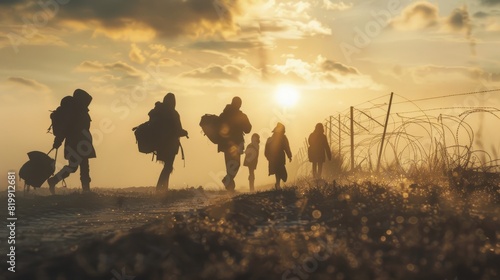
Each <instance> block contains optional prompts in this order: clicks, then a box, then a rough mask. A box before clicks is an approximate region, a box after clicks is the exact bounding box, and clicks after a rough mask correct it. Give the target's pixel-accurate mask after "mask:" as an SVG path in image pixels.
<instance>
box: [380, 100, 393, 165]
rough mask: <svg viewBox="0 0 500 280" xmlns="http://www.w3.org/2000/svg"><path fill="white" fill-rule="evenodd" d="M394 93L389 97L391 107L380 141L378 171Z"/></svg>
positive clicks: (388, 110) (388, 109)
mask: <svg viewBox="0 0 500 280" xmlns="http://www.w3.org/2000/svg"><path fill="white" fill-rule="evenodd" d="M393 95H394V92H391V98H390V99H389V107H388V108H387V116H386V117H385V125H384V133H383V134H382V141H381V142H380V152H379V154H378V160H377V172H378V170H379V168H380V159H381V158H382V152H383V151H384V140H385V133H386V132H387V123H388V122H389V115H390V114H391V106H392V96H393Z"/></svg>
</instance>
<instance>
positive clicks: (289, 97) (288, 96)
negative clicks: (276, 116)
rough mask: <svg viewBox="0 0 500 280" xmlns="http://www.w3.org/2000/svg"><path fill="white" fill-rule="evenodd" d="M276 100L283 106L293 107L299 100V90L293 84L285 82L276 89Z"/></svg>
mask: <svg viewBox="0 0 500 280" xmlns="http://www.w3.org/2000/svg"><path fill="white" fill-rule="evenodd" d="M275 98H276V102H278V104H280V105H281V106H283V107H286V108H289V107H293V106H295V105H296V104H297V102H298V101H299V91H298V90H297V88H296V87H294V86H293V85H288V84H283V85H279V86H278V88H277V89H276V95H275Z"/></svg>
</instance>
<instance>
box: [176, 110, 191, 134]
mask: <svg viewBox="0 0 500 280" xmlns="http://www.w3.org/2000/svg"><path fill="white" fill-rule="evenodd" d="M175 113H176V119H177V124H176V127H177V134H178V135H179V137H184V136H185V137H186V138H189V136H188V132H187V130H185V129H184V128H182V124H181V117H180V115H179V113H178V112H177V111H176V112H175Z"/></svg>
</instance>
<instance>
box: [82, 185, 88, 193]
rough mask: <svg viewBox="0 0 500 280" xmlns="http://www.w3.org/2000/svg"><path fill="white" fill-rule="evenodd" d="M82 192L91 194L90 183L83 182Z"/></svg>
mask: <svg viewBox="0 0 500 280" xmlns="http://www.w3.org/2000/svg"><path fill="white" fill-rule="evenodd" d="M82 192H84V193H89V192H90V182H85V183H84V182H82Z"/></svg>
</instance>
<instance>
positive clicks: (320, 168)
mask: <svg viewBox="0 0 500 280" xmlns="http://www.w3.org/2000/svg"><path fill="white" fill-rule="evenodd" d="M322 171H323V163H322V162H318V173H317V174H318V179H321V173H322Z"/></svg>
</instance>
